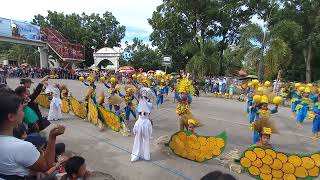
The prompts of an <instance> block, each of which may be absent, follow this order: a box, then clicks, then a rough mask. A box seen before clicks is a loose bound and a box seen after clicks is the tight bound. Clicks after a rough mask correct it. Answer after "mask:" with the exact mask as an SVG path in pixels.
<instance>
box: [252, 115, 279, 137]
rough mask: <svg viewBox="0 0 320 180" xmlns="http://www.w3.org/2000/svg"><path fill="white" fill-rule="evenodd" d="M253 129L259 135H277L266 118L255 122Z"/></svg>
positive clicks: (270, 121)
mask: <svg viewBox="0 0 320 180" xmlns="http://www.w3.org/2000/svg"><path fill="white" fill-rule="evenodd" d="M253 127H254V129H255V130H256V131H258V132H259V133H260V134H268V135H271V134H279V131H278V130H277V128H276V126H275V125H274V122H273V121H272V120H270V119H269V118H267V117H260V119H259V121H255V122H254V124H253Z"/></svg>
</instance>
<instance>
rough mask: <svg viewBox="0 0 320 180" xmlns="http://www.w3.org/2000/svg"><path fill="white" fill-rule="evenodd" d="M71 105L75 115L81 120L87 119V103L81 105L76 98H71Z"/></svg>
mask: <svg viewBox="0 0 320 180" xmlns="http://www.w3.org/2000/svg"><path fill="white" fill-rule="evenodd" d="M69 99H70V103H71V107H72V111H73V113H74V114H75V115H76V116H78V117H79V118H81V119H85V118H86V117H87V107H86V103H80V102H79V101H78V100H76V99H75V98H74V97H72V96H70V98H69Z"/></svg>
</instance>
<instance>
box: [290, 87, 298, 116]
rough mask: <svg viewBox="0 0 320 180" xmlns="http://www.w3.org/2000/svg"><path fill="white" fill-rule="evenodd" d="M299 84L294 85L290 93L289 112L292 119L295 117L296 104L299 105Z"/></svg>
mask: <svg viewBox="0 0 320 180" xmlns="http://www.w3.org/2000/svg"><path fill="white" fill-rule="evenodd" d="M300 86H301V84H300V83H295V84H294V89H293V90H292V91H291V92H290V93H291V97H292V98H291V111H292V117H293V118H295V117H296V107H297V105H298V104H300V103H301V96H300V94H301V92H300V91H299V90H298V88H300Z"/></svg>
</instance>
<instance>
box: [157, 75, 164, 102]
mask: <svg viewBox="0 0 320 180" xmlns="http://www.w3.org/2000/svg"><path fill="white" fill-rule="evenodd" d="M156 89H157V107H159V105H161V104H163V96H164V94H165V93H166V89H165V86H164V80H163V79H162V80H161V81H160V85H159V86H157V88H156Z"/></svg>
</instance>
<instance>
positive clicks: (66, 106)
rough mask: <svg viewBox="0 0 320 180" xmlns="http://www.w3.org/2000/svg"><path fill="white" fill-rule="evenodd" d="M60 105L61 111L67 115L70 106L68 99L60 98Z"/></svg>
mask: <svg viewBox="0 0 320 180" xmlns="http://www.w3.org/2000/svg"><path fill="white" fill-rule="evenodd" d="M61 102H62V105H61V111H62V112H64V113H69V111H70V106H69V101H68V98H65V97H64V98H62V99H61Z"/></svg>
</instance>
